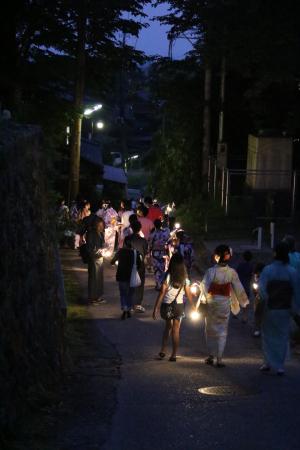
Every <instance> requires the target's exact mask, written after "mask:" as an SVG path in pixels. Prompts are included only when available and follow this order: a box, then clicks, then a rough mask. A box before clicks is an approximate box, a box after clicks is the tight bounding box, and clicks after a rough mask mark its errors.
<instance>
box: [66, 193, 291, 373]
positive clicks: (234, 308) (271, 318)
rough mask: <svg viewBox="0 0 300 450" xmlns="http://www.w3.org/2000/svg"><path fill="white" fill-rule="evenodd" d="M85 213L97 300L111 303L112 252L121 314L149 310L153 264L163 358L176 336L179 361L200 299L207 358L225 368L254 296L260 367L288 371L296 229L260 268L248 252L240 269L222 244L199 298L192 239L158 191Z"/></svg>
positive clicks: (92, 294) (82, 231) (82, 225)
mask: <svg viewBox="0 0 300 450" xmlns="http://www.w3.org/2000/svg"><path fill="white" fill-rule="evenodd" d="M73 214H74V211H73ZM78 217H80V219H79V220H78V229H77V234H78V236H79V237H78V238H77V240H76V241H75V242H76V244H75V245H77V243H78V245H79V248H83V246H84V247H85V249H86V254H87V262H88V301H89V303H104V302H105V300H104V298H103V261H104V258H105V257H106V258H109V259H110V260H111V264H113V265H117V270H116V281H117V282H118V286H119V292H120V304H121V310H122V315H121V319H122V320H125V319H127V318H130V317H131V314H132V311H136V312H144V311H145V308H144V307H143V304H142V303H143V295H144V284H145V275H146V268H147V267H148V269H150V268H152V270H153V272H154V279H155V289H156V290H158V291H159V293H158V295H157V299H156V301H155V305H154V309H153V319H155V320H156V319H157V318H158V316H159V314H160V316H161V318H162V319H163V320H164V321H165V327H164V331H163V337H162V345H161V349H160V351H159V354H158V357H159V358H160V359H164V358H165V357H166V354H167V345H168V341H169V339H170V338H171V340H172V351H171V354H170V356H169V360H170V361H172V362H175V361H176V358H177V351H178V347H179V335H180V326H181V323H182V319H183V317H184V316H185V314H186V302H188V303H189V304H190V308H191V310H192V311H194V312H196V311H197V310H198V308H199V301H200V310H201V311H202V314H203V315H204V318H205V336H206V345H207V357H206V358H205V363H206V364H208V365H211V366H212V365H214V366H216V367H217V368H222V367H225V364H224V361H223V354H224V349H225V345H226V340H227V333H228V325H229V319H230V316H231V313H232V314H233V315H237V314H238V313H239V311H240V307H241V308H242V314H241V316H242V322H243V323H246V322H247V320H248V310H249V303H250V302H249V299H250V301H251V302H254V306H255V313H254V317H255V330H254V336H260V335H261V339H262V349H263V355H264V363H263V365H262V366H261V368H260V369H261V371H262V372H269V371H271V370H272V369H273V370H275V372H276V373H277V374H278V375H282V374H284V363H285V360H286V357H287V356H288V353H289V341H290V324H291V320H292V319H293V318H294V319H295V320H298V323H299V322H300V315H299V313H300V283H299V282H300V254H299V253H298V252H296V251H295V240H294V239H293V237H292V236H287V237H286V238H285V239H284V240H283V241H282V242H280V243H279V244H278V245H277V246H276V247H275V249H274V261H273V262H272V263H271V264H269V265H267V266H265V267H264V266H263V265H262V264H261V263H260V264H258V265H256V267H254V266H253V264H252V261H251V260H252V255H251V253H250V252H245V253H244V255H243V258H244V260H243V262H241V263H240V264H239V265H238V267H237V270H235V269H233V268H232V267H230V265H229V263H230V259H231V255H232V251H231V249H230V248H229V247H228V246H227V245H219V246H218V247H217V248H216V249H215V251H214V255H213V261H214V265H213V266H212V267H211V268H209V269H208V270H207V271H206V273H205V275H204V277H203V280H202V282H201V284H200V296H199V298H198V295H197V297H195V296H194V295H193V294H192V291H191V268H192V263H193V253H194V250H193V244H192V241H191V240H190V239H189V238H188V236H187V235H186V233H185V232H184V231H183V230H182V229H181V228H180V227H179V226H177V228H176V227H175V226H174V221H172V218H171V220H169V219H170V218H169V217H168V215H167V214H164V212H163V211H162V209H161V208H160V207H159V206H158V205H157V204H153V202H152V199H151V198H145V199H144V201H143V202H140V203H138V204H137V206H136V207H135V208H134V209H133V208H132V205H131V204H130V202H128V201H122V202H121V204H120V209H119V211H116V210H115V209H114V208H113V207H112V206H111V204H110V202H109V201H108V200H104V201H103V202H102V205H101V208H99V209H98V210H97V211H96V212H95V213H94V214H91V212H90V205H89V203H88V202H85V203H84V205H83V208H82V211H81V212H80V214H78ZM252 282H254V284H253V286H254V287H253V288H252V287H251V285H252ZM197 300H198V301H197Z"/></svg>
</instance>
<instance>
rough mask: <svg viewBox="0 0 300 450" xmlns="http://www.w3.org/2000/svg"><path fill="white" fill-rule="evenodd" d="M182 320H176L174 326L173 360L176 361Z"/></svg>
mask: <svg viewBox="0 0 300 450" xmlns="http://www.w3.org/2000/svg"><path fill="white" fill-rule="evenodd" d="M180 323H181V322H180V320H178V319H174V320H173V326H172V346H173V350H172V355H171V358H172V359H175V360H176V355H177V350H178V347H179V330H180Z"/></svg>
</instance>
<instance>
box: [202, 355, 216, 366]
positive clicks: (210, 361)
mask: <svg viewBox="0 0 300 450" xmlns="http://www.w3.org/2000/svg"><path fill="white" fill-rule="evenodd" d="M204 362H205V364H208V365H209V366H213V364H214V358H213V356H208V357H207V358H205V360H204Z"/></svg>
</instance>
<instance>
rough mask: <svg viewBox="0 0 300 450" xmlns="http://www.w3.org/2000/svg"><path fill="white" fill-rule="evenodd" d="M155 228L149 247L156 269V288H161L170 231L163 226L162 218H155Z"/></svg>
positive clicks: (150, 237)
mask: <svg viewBox="0 0 300 450" xmlns="http://www.w3.org/2000/svg"><path fill="white" fill-rule="evenodd" d="M154 227H155V228H154V230H153V231H151V233H150V236H149V240H148V242H149V249H150V253H151V258H152V264H153V269H154V278H155V289H156V290H157V291H159V290H160V288H161V284H162V282H163V279H164V273H165V257H166V243H167V241H168V239H169V236H170V234H169V231H168V230H164V229H163V228H162V223H161V220H160V219H155V220H154Z"/></svg>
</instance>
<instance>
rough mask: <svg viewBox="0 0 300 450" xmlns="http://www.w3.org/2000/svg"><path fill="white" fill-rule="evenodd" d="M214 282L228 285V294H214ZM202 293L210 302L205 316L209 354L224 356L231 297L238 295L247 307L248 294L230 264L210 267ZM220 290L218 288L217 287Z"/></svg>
mask: <svg viewBox="0 0 300 450" xmlns="http://www.w3.org/2000/svg"><path fill="white" fill-rule="evenodd" d="M212 283H214V284H215V285H217V287H218V286H220V289H219V291H220V292H221V290H222V289H221V288H222V286H226V289H225V290H224V293H225V291H226V290H227V291H228V295H220V294H212V293H211V286H212ZM201 291H202V295H203V296H204V298H205V299H206V301H207V303H208V308H207V316H206V318H205V336H206V343H207V348H208V353H209V355H212V356H214V357H217V358H219V359H221V358H222V356H223V353H224V349H225V345H226V340H227V331H228V322H229V316H230V308H231V306H232V305H231V302H232V299H231V297H236V300H237V301H238V303H239V304H240V305H241V306H243V307H245V306H247V305H248V304H249V300H248V297H247V294H246V292H245V290H244V288H243V286H242V283H241V282H240V280H239V277H238V274H237V273H236V271H235V270H234V269H232V268H231V267H229V266H228V265H218V264H216V265H215V266H214V267H211V268H210V269H208V270H207V271H206V273H205V275H204V278H203V280H202V283H201ZM216 291H218V289H216Z"/></svg>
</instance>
